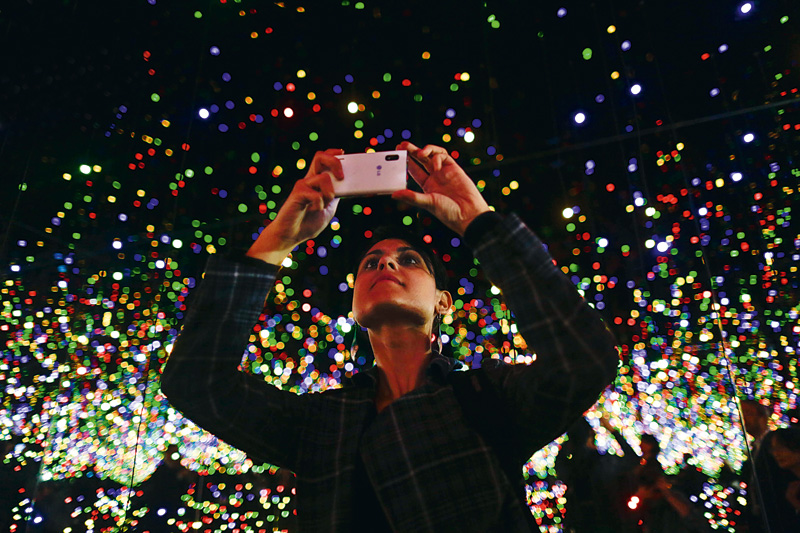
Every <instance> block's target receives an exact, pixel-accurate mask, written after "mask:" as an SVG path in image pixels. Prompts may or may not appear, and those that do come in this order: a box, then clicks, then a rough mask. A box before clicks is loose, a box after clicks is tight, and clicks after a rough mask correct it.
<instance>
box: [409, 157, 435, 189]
mask: <svg viewBox="0 0 800 533" xmlns="http://www.w3.org/2000/svg"><path fill="white" fill-rule="evenodd" d="M408 173H409V174H411V177H412V178H413V179H414V181H415V182H417V184H418V185H419V186H420V187H423V188H424V187H425V182H426V181H428V176H429V175H430V171H429V170H428V169H427V168H426V167H425V165H424V164H423V162H422V161H420V160H418V159H417V158H416V157H413V156H411V164H410V165H408Z"/></svg>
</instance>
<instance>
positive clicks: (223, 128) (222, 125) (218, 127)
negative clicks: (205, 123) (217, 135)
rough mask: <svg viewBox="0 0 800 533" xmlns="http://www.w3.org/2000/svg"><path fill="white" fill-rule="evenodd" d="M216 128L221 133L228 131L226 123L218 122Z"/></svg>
mask: <svg viewBox="0 0 800 533" xmlns="http://www.w3.org/2000/svg"><path fill="white" fill-rule="evenodd" d="M217 129H218V130H219V131H221V132H222V133H225V132H226V131H228V126H227V125H226V124H220V125H219V126H217Z"/></svg>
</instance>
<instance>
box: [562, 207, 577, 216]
mask: <svg viewBox="0 0 800 533" xmlns="http://www.w3.org/2000/svg"><path fill="white" fill-rule="evenodd" d="M561 214H562V215H563V216H564V218H572V217H573V216H574V215H575V211H573V210H572V208H571V207H567V208H566V209H564V210H563V211H562V212H561Z"/></svg>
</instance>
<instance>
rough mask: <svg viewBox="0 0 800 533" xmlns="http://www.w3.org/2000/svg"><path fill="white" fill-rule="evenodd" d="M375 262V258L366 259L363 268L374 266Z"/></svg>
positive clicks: (376, 262)
mask: <svg viewBox="0 0 800 533" xmlns="http://www.w3.org/2000/svg"><path fill="white" fill-rule="evenodd" d="M377 264H378V261H377V259H367V260H366V261H364V268H375V266H376V265H377Z"/></svg>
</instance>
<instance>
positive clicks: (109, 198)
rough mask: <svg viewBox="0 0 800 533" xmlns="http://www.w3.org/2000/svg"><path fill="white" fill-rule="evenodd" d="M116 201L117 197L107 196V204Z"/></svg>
mask: <svg viewBox="0 0 800 533" xmlns="http://www.w3.org/2000/svg"><path fill="white" fill-rule="evenodd" d="M116 201H117V197H116V196H109V197H108V203H110V204H113V203H114V202H116Z"/></svg>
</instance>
